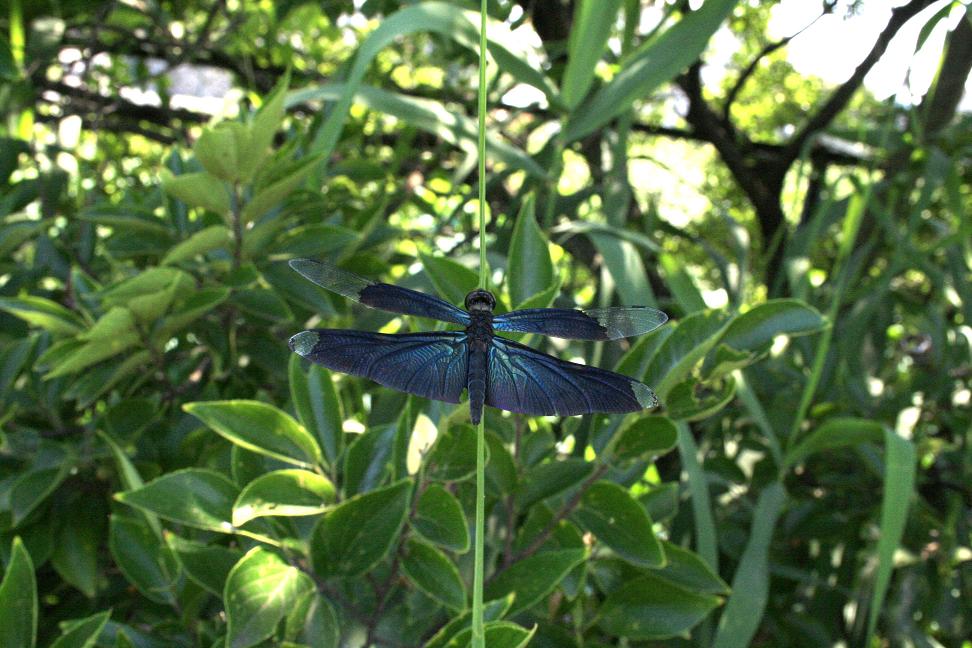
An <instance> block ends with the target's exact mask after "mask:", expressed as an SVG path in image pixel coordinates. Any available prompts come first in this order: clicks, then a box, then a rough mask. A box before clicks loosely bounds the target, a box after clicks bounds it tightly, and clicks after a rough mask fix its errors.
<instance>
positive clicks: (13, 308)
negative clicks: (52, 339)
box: [0, 295, 84, 335]
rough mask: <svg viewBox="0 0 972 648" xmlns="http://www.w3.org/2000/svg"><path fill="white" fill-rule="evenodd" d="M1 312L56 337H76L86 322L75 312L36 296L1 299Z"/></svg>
mask: <svg viewBox="0 0 972 648" xmlns="http://www.w3.org/2000/svg"><path fill="white" fill-rule="evenodd" d="M0 310H5V311H7V312H8V313H10V314H11V315H15V316H16V317H19V318H20V319H22V320H24V321H25V322H27V323H28V324H32V325H33V326H36V327H38V328H42V329H44V330H45V331H50V332H51V333H53V334H54V335H76V334H78V333H80V332H81V330H82V328H83V327H84V320H83V319H82V318H81V317H80V316H79V315H77V314H76V313H74V312H73V311H70V310H68V309H67V308H65V307H64V306H61V305H60V304H58V303H57V302H53V301H51V300H50V299H44V298H43V297H37V296H35V295H24V296H22V297H0Z"/></svg>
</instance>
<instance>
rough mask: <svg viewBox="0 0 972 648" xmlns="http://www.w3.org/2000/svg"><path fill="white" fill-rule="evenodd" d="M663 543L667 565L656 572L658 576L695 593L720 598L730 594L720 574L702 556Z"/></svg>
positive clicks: (668, 543) (665, 542)
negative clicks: (713, 595) (714, 595)
mask: <svg viewBox="0 0 972 648" xmlns="http://www.w3.org/2000/svg"><path fill="white" fill-rule="evenodd" d="M661 542H662V548H663V549H664V550H665V558H666V559H667V564H666V565H665V567H664V568H663V569H660V570H658V571H656V572H655V575H656V576H658V577H660V578H664V579H666V580H669V581H671V582H673V583H675V584H676V585H680V586H682V587H684V588H686V589H688V590H691V591H693V592H701V593H703V594H716V595H719V596H722V595H725V594H729V592H730V591H731V590H730V589H729V586H728V585H727V584H726V582H725V581H723V580H722V579H721V578H719V574H717V573H715V572H714V571H712V568H711V567H709V566H708V565H707V564H706V563H705V561H704V560H702V557H701V556H699V555H698V554H697V553H695V552H693V551H689V550H688V549H683V548H682V547H679V546H678V545H676V544H674V543H672V542H668V541H667V540H662V541H661Z"/></svg>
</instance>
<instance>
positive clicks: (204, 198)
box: [162, 172, 230, 215]
mask: <svg viewBox="0 0 972 648" xmlns="http://www.w3.org/2000/svg"><path fill="white" fill-rule="evenodd" d="M162 187H163V188H164V189H165V191H166V193H168V194H169V195H171V196H173V197H174V198H178V199H179V200H181V201H182V202H184V203H186V204H187V205H189V206H190V207H202V208H203V209H208V210H209V211H211V212H215V213H217V214H219V215H225V214H227V213H228V212H229V210H230V200H229V193H228V191H227V189H226V184H225V183H224V182H223V181H222V180H220V179H219V178H216V177H215V176H212V175H210V174H208V173H205V172H203V173H186V174H183V175H180V176H174V175H172V174H171V173H163V175H162Z"/></svg>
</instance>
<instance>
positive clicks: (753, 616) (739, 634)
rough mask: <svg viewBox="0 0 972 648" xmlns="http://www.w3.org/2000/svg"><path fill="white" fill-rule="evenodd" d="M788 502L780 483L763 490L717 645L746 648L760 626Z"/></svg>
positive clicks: (722, 620) (716, 639)
mask: <svg viewBox="0 0 972 648" xmlns="http://www.w3.org/2000/svg"><path fill="white" fill-rule="evenodd" d="M785 502H786V491H784V490H783V485H782V484H780V483H779V482H774V483H773V484H771V485H770V486H768V487H767V488H765V489H764V490H763V492H762V493H760V496H759V501H758V502H757V504H756V512H755V513H754V514H753V525H752V528H751V529H750V531H749V541H748V542H747V543H746V549H745V550H744V551H743V555H742V559H741V560H740V561H739V566H738V567H736V573H735V574H734V575H733V578H732V595H731V596H730V597H729V603H728V604H727V605H726V609H725V611H724V612H723V613H722V617H721V618H720V619H719V628H718V630H717V632H716V638H715V643H714V648H734V647H737V646H738V647H739V648H744V647H745V646H748V645H749V643H750V641H752V638H753V636H755V634H756V631H757V630H758V629H759V624H760V621H761V620H762V618H763V611H764V610H765V609H766V600H767V597H768V596H769V578H770V574H769V548H770V542H771V541H772V539H773V530H774V529H775V527H776V520H777V518H778V517H779V515H780V512H781V511H782V510H783V504H784V503H785Z"/></svg>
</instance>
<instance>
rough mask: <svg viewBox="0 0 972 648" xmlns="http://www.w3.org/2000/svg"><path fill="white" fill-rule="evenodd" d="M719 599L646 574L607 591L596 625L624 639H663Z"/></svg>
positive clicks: (703, 613) (687, 627) (691, 623)
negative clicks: (608, 592) (609, 591)
mask: <svg viewBox="0 0 972 648" xmlns="http://www.w3.org/2000/svg"><path fill="white" fill-rule="evenodd" d="M719 602H720V599H719V598H718V597H716V596H712V595H711V594H703V593H700V592H695V591H692V590H690V589H686V588H683V587H680V586H678V585H675V584H674V583H671V582H669V581H667V580H665V579H664V578H660V577H659V576H656V575H654V574H651V573H648V574H644V575H642V576H638V577H637V578H634V579H632V580H630V581H628V582H627V583H625V584H624V585H622V586H621V587H619V588H618V589H616V590H614V591H613V592H611V593H610V594H609V595H608V597H607V599H605V601H604V603H603V604H602V605H601V608H600V610H599V611H598V618H597V625H598V626H599V627H601V628H602V629H603V630H604V631H605V632H609V633H611V634H613V635H617V636H620V637H627V638H628V639H632V640H636V639H667V638H669V637H675V636H677V635H681V634H683V633H685V632H687V631H688V630H690V629H691V628H693V627H694V626H695V625H697V624H698V623H699V622H700V621H702V619H704V618H705V617H706V616H707V615H708V614H709V612H711V611H712V610H713V609H714V608H715V607H716V606H717V605H719Z"/></svg>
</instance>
